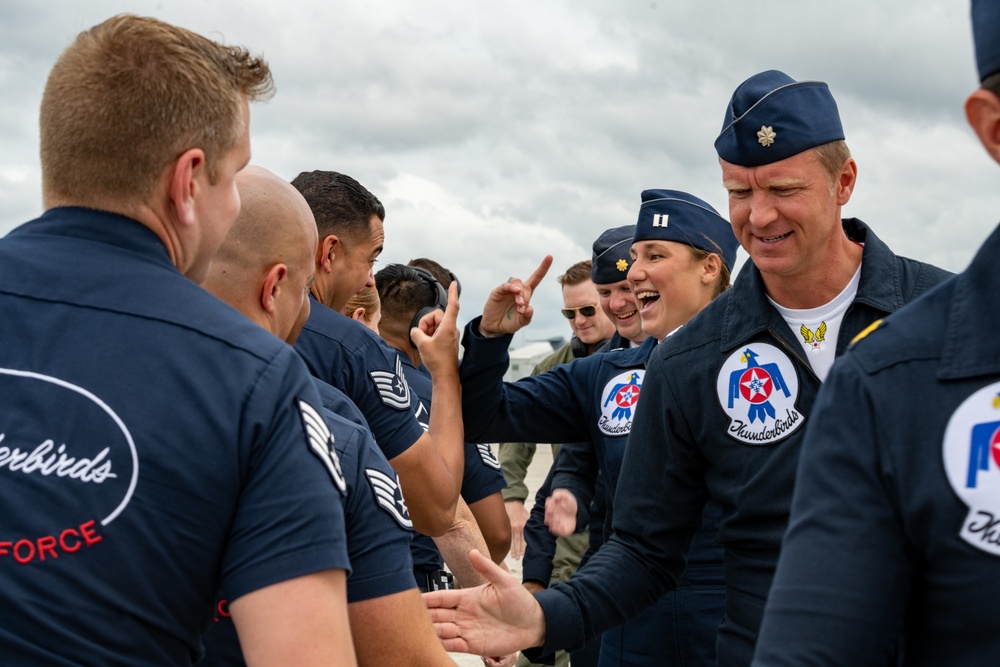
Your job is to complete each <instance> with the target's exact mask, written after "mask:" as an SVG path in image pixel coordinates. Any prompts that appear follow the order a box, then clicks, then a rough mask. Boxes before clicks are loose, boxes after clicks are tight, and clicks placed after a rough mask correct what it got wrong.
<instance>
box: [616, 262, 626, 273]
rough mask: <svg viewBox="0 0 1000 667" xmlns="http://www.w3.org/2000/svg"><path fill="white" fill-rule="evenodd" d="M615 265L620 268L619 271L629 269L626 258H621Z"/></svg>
mask: <svg viewBox="0 0 1000 667" xmlns="http://www.w3.org/2000/svg"><path fill="white" fill-rule="evenodd" d="M615 266H616V267H617V268H618V270H619V271H627V270H628V262H626V261H625V260H624V259H619V260H618V261H617V262H616V263H615Z"/></svg>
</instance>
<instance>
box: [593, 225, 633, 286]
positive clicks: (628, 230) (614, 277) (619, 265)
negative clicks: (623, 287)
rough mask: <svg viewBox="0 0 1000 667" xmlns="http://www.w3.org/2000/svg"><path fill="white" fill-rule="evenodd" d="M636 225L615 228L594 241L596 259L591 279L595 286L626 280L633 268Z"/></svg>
mask: <svg viewBox="0 0 1000 667" xmlns="http://www.w3.org/2000/svg"><path fill="white" fill-rule="evenodd" d="M634 235H635V225H625V226H624V227H615V228H613V229H609V230H607V231H605V232H604V233H603V234H601V235H600V236H598V237H597V240H596V241H594V259H593V262H592V264H591V268H590V279H591V280H592V281H593V282H594V284H595V285H611V284H613V283H617V282H621V281H622V280H625V276H626V275H627V274H628V270H629V269H630V268H631V267H632V255H630V254H629V249H630V248H631V247H632V237H633V236H634Z"/></svg>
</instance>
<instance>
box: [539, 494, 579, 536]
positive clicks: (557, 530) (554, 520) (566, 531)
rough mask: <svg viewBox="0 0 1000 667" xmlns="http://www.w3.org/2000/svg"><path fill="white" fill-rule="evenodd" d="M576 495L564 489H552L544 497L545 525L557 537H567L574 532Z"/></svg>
mask: <svg viewBox="0 0 1000 667" xmlns="http://www.w3.org/2000/svg"><path fill="white" fill-rule="evenodd" d="M576 510H577V502H576V496H574V495H573V494H572V493H571V492H569V491H567V490H566V489H553V490H552V495H550V496H549V497H548V498H546V499H545V525H546V526H548V527H549V532H550V533H552V534H553V535H556V536H558V537H568V536H569V535H572V534H573V533H575V532H576Z"/></svg>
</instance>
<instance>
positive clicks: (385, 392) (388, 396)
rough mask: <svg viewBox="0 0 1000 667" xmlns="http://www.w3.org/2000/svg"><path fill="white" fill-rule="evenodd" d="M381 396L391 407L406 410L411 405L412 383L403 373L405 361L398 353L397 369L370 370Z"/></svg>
mask: <svg viewBox="0 0 1000 667" xmlns="http://www.w3.org/2000/svg"><path fill="white" fill-rule="evenodd" d="M368 374H369V375H370V376H371V378H372V382H374V383H375V389H376V391H378V395H379V398H381V399H382V402H383V403H385V404H386V405H387V406H389V407H390V408H395V409H396V410H406V409H408V408H409V407H410V385H408V384H407V383H406V376H405V375H403V362H402V361H400V359H399V355H396V371H395V372H390V371H369V373H368Z"/></svg>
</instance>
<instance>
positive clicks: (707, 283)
mask: <svg viewBox="0 0 1000 667" xmlns="http://www.w3.org/2000/svg"><path fill="white" fill-rule="evenodd" d="M713 257H714V255H713ZM632 260H633V263H632V268H631V269H629V272H628V281H629V283H631V284H632V293H633V294H634V295H635V300H636V302H637V303H638V304H639V317H640V318H641V319H642V330H643V332H644V333H646V334H647V335H649V336H653V337H655V338H656V339H657V340H663V339H664V338H665V337H666V336H667V334H669V333H670V332H672V331H673V330H674V329H676V328H677V327H679V326H681V325H682V324H684V323H685V322H687V321H688V320H689V319H691V318H692V317H694V316H695V315H697V314H698V312H699V311H700V310H701V309H702V308H704V307H705V306H706V305H708V302H709V301H711V300H712V294H713V291H714V284H715V278H716V277H717V275H718V271H717V267H716V271H715V273H714V274H712V273H711V272H710V268H709V267H708V264H710V262H708V260H707V259H697V258H696V257H695V254H694V252H693V251H692V249H691V247H690V246H687V245H685V244H683V243H677V242H675V241H660V240H655V241H636V242H635V243H633V244H632Z"/></svg>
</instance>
